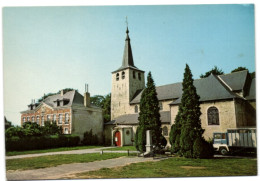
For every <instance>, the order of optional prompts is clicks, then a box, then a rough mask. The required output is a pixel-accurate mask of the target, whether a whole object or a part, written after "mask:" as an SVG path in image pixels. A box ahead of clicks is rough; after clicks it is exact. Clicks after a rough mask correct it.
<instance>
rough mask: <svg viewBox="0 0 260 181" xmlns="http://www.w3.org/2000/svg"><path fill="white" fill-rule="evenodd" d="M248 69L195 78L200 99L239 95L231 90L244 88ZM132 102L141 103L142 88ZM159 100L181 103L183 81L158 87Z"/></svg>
mask: <svg viewBox="0 0 260 181" xmlns="http://www.w3.org/2000/svg"><path fill="white" fill-rule="evenodd" d="M247 74H248V72H247V71H240V72H234V73H231V74H226V75H220V76H216V75H213V74H212V75H210V76H209V77H206V78H202V79H196V80H194V86H195V87H196V89H197V93H198V95H200V101H209V100H220V99H230V98H234V97H238V96H237V95H236V94H234V93H233V92H232V91H231V90H233V91H235V90H243V88H244V86H245V84H246V79H247ZM138 92H139V93H136V96H135V97H134V98H133V99H132V101H131V102H130V104H136V103H140V100H141V95H142V90H141V91H140V90H138ZM156 92H157V97H158V100H159V101H161V100H169V99H177V100H176V101H177V102H175V103H177V104H178V103H179V102H180V100H178V99H180V98H181V95H182V82H178V83H174V84H168V85H163V86H158V87H156Z"/></svg>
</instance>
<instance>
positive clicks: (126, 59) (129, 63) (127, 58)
mask: <svg viewBox="0 0 260 181" xmlns="http://www.w3.org/2000/svg"><path fill="white" fill-rule="evenodd" d="M128 33H129V30H128V27H127V30H126V39H125V49H124V55H123V61H122V66H121V67H119V68H118V69H117V70H115V71H114V72H117V71H120V70H124V69H127V68H131V69H135V70H139V71H141V72H144V71H142V70H140V69H138V68H137V67H136V66H135V65H134V59H133V53H132V48H131V44H130V38H129V35H128ZM114 72H112V73H114Z"/></svg>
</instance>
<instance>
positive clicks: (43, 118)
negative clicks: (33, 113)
mask: <svg viewBox="0 0 260 181" xmlns="http://www.w3.org/2000/svg"><path fill="white" fill-rule="evenodd" d="M41 125H42V126H44V116H42V124H41Z"/></svg>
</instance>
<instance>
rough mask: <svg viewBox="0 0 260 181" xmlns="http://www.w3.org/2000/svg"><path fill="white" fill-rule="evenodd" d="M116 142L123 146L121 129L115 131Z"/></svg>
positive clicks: (117, 144)
mask: <svg viewBox="0 0 260 181" xmlns="http://www.w3.org/2000/svg"><path fill="white" fill-rule="evenodd" d="M115 143H116V146H121V134H120V132H119V131H117V132H116V133H115Z"/></svg>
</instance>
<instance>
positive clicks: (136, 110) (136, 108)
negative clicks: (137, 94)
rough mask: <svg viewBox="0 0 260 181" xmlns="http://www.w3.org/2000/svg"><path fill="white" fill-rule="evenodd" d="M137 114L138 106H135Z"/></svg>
mask: <svg viewBox="0 0 260 181" xmlns="http://www.w3.org/2000/svg"><path fill="white" fill-rule="evenodd" d="M135 113H138V106H137V105H136V106H135Z"/></svg>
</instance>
